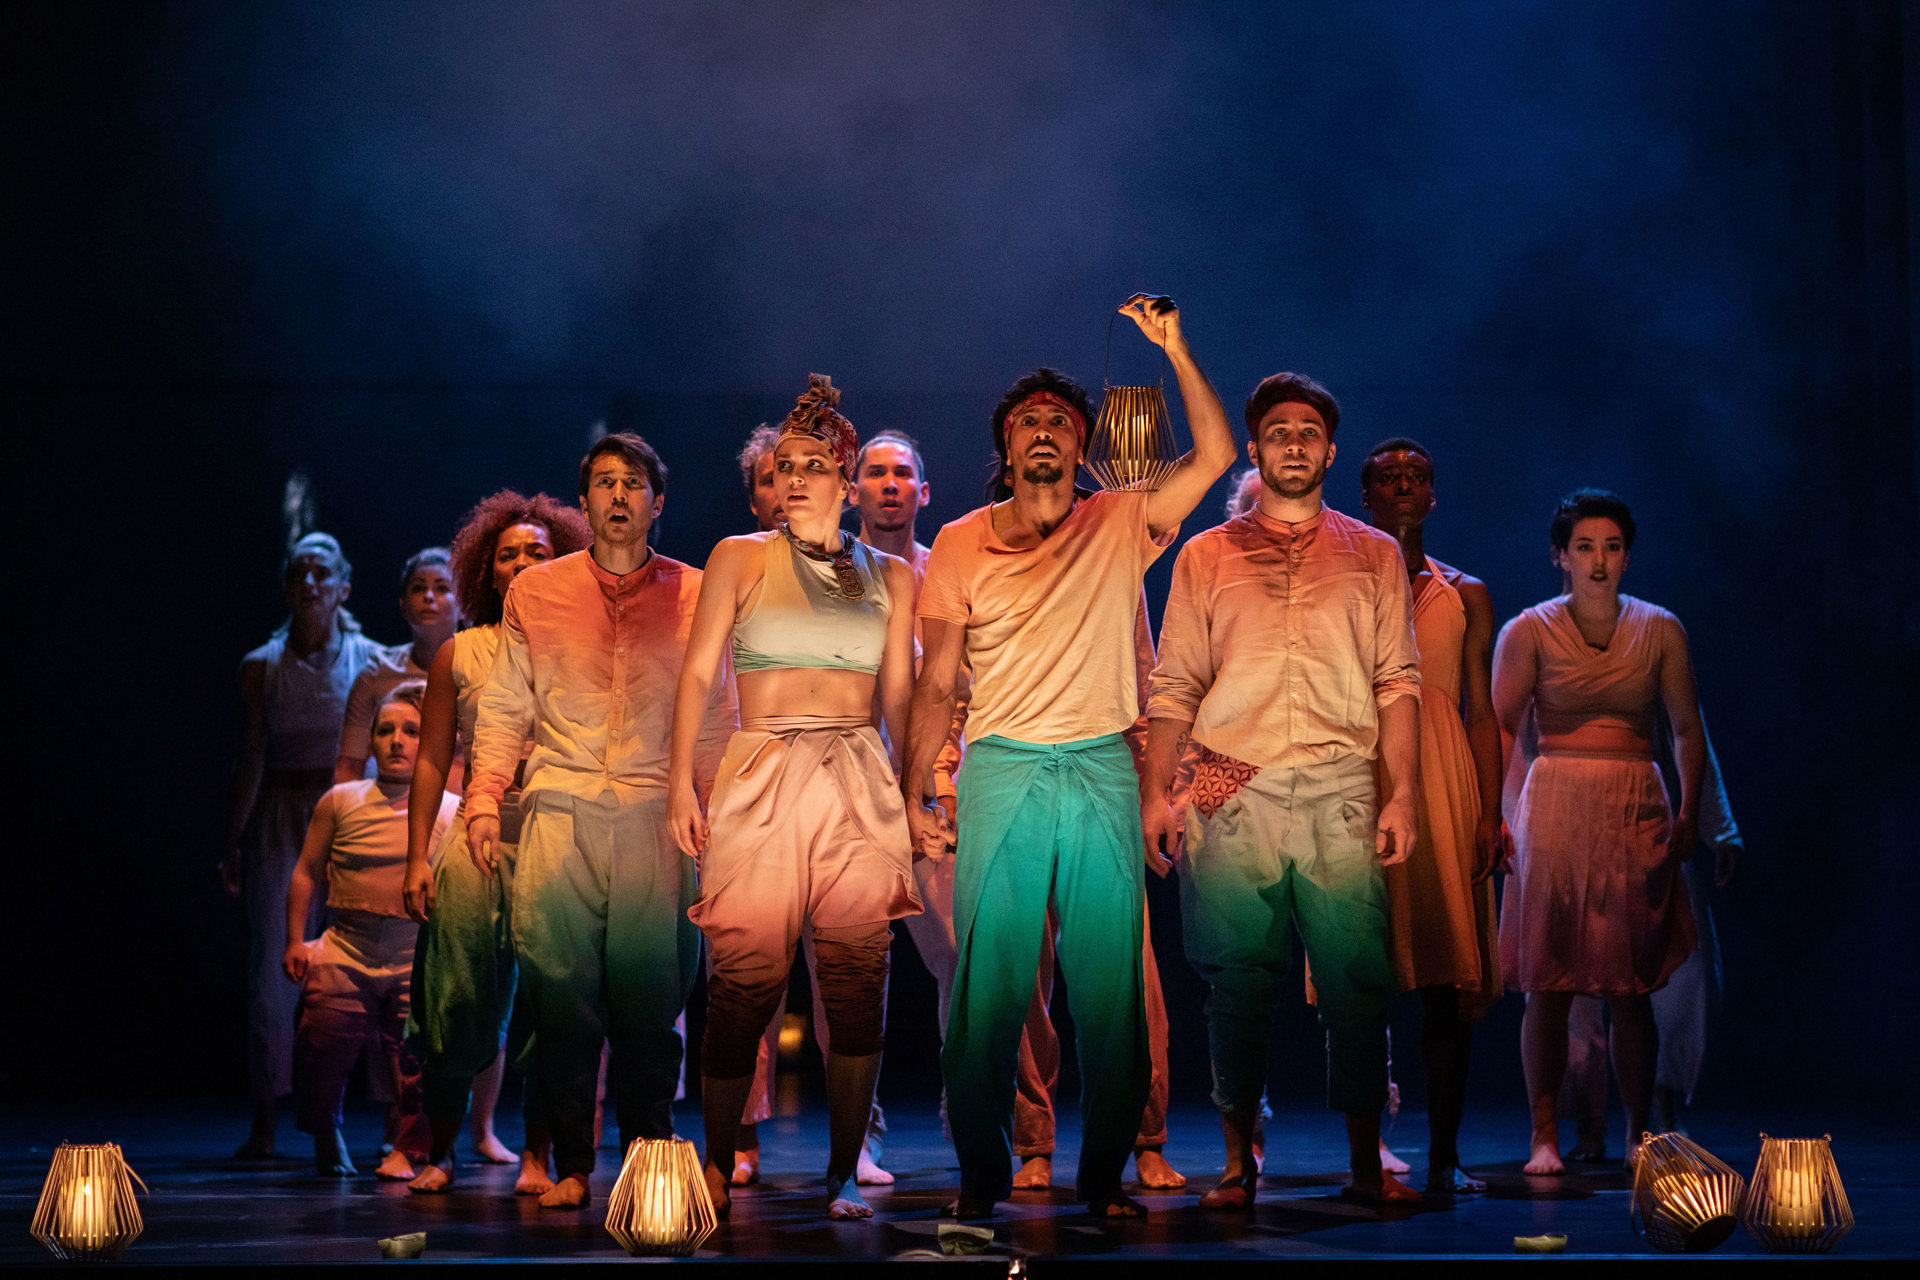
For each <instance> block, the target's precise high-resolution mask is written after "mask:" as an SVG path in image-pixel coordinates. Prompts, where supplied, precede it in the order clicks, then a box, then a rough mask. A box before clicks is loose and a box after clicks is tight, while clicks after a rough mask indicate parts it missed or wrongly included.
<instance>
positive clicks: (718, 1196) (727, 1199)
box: [700, 1161, 733, 1222]
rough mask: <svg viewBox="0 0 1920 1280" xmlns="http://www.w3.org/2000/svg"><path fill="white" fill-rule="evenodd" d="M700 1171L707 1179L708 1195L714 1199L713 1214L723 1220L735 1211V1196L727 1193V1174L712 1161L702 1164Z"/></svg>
mask: <svg viewBox="0 0 1920 1280" xmlns="http://www.w3.org/2000/svg"><path fill="white" fill-rule="evenodd" d="M700 1173H701V1175H702V1176H703V1177H705V1178H706V1180H707V1197H708V1198H709V1199H711V1200H712V1201H713V1216H714V1217H715V1218H716V1219H717V1220H719V1221H721V1222H725V1221H726V1220H727V1215H728V1214H729V1213H732V1212H733V1197H732V1196H730V1195H728V1194H727V1176H726V1175H725V1174H723V1173H721V1172H720V1170H718V1169H716V1168H715V1167H714V1165H713V1162H712V1161H708V1162H707V1163H706V1164H703V1165H701V1166H700Z"/></svg>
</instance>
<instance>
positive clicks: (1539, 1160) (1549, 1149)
mask: <svg viewBox="0 0 1920 1280" xmlns="http://www.w3.org/2000/svg"><path fill="white" fill-rule="evenodd" d="M1566 1171H1567V1166H1566V1165H1564V1164H1562V1163H1560V1144H1559V1143H1557V1142H1536V1143H1534V1144H1533V1156H1532V1158H1531V1159H1529V1160H1528V1161H1527V1164H1526V1167H1525V1168H1524V1169H1522V1170H1521V1172H1522V1173H1525V1174H1530V1175H1531V1176H1533V1177H1536V1178H1552V1177H1558V1176H1559V1175H1560V1174H1563V1173H1565V1172H1566Z"/></svg>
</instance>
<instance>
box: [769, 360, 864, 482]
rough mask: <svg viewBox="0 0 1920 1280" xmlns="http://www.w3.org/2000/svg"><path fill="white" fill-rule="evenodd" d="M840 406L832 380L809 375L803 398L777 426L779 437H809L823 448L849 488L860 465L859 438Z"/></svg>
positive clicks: (838, 393)
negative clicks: (830, 454) (836, 463)
mask: <svg viewBox="0 0 1920 1280" xmlns="http://www.w3.org/2000/svg"><path fill="white" fill-rule="evenodd" d="M839 403H840V392H839V389H838V388H836V387H835V386H834V385H833V379H832V378H829V377H828V376H827V375H826V374H824V373H810V374H808V375H807V390H806V394H804V395H802V396H801V397H800V399H799V401H798V402H797V403H796V404H795V405H794V406H793V412H792V413H790V414H788V415H787V420H786V421H785V422H783V423H781V424H780V434H781V435H782V436H789V435H800V436H811V437H813V438H814V439H815V440H818V441H819V442H820V443H821V444H824V445H826V446H827V448H828V449H830V450H832V451H833V456H834V460H835V461H837V462H838V463H839V464H840V474H841V475H842V476H844V477H845V478H846V481H847V483H848V484H852V483H853V473H854V469H855V467H856V466H857V465H858V463H859V456H860V436H859V434H858V433H857V432H855V431H854V429H853V424H852V423H851V422H848V421H847V420H846V418H845V417H843V416H842V415H841V413H840V411H839V409H838V408H836V407H835V406H837V405H838V404H839ZM775 447H776V448H777V447H778V446H777V445H776V446H775Z"/></svg>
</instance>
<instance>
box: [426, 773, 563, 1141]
mask: <svg viewBox="0 0 1920 1280" xmlns="http://www.w3.org/2000/svg"><path fill="white" fill-rule="evenodd" d="M514 799H515V800H516V801H517V796H516V797H514ZM519 818H520V813H519V806H518V804H517V803H514V804H513V805H511V806H510V807H504V806H503V808H502V810H501V829H500V834H501V840H500V843H499V845H498V846H497V847H496V849H495V853H496V855H497V856H496V863H495V866H496V873H495V874H494V875H492V876H487V875H483V874H481V871H480V869H479V868H478V867H476V866H474V865H473V858H472V856H471V855H470V854H469V853H468V851H467V821H466V818H465V816H464V815H462V816H460V817H457V818H455V819H454V820H453V822H452V824H451V825H449V826H448V828H447V833H446V836H445V838H444V839H442V840H441V842H440V848H439V851H438V852H437V853H436V854H435V856H434V863H433V914H432V915H431V916H429V917H428V919H427V922H426V923H425V924H424V925H422V926H420V944H419V946H418V947H417V948H416V949H415V950H414V954H413V1016H412V1017H411V1018H410V1019H409V1020H408V1024H407V1040H408V1043H409V1044H410V1045H412V1047H413V1050H414V1053H415V1054H416V1055H417V1056H418V1057H419V1059H420V1072H421V1077H422V1079H423V1080H424V1082H425V1087H426V1099H427V1103H426V1105H427V1115H428V1116H429V1117H431V1118H433V1119H435V1120H450V1121H458V1120H459V1119H460V1118H461V1117H462V1116H464V1115H466V1113H467V1106H468V1103H469V1101H470V1100H471V1098H472V1095H473V1078H474V1077H475V1076H477V1075H479V1074H480V1073H481V1072H483V1071H485V1070H486V1069H487V1068H488V1067H490V1066H492V1065H493V1060H494V1058H495V1056H496V1055H498V1054H499V1052H500V1047H501V1044H502V1042H503V1041H504V1042H505V1043H506V1045H507V1054H508V1056H509V1058H519V1057H520V1056H521V1055H522V1054H524V1053H525V1051H526V1048H527V1033H528V1028H527V1020H526V1018H525V1017H524V1016H522V1017H519V1018H515V1017H513V1012H514V1001H513V993H514V988H515V986H516V985H517V983H518V981H519V963H518V961H517V959H516V957H515V953H514V947H513V882H514V870H515V867H516V864H517V863H518V861H519V852H520V850H519V845H518V843H517V838H518V836H519V834H520V832H519V827H520V822H519ZM509 837H513V838H512V839H509ZM510 1024H511V1028H512V1034H511V1035H509V1033H508V1032H509V1025H510ZM538 1092H539V1091H538V1089H529V1090H528V1091H527V1093H526V1095H525V1106H524V1112H525V1114H527V1115H529V1116H532V1117H534V1118H535V1123H536V1124H538V1123H541V1121H540V1119H539V1118H538V1112H539V1107H538V1104H537V1102H535V1101H534V1099H535V1098H537V1096H538Z"/></svg>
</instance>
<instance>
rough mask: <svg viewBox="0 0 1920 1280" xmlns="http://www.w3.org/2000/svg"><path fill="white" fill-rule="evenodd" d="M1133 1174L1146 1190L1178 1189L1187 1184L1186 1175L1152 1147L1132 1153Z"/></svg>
mask: <svg viewBox="0 0 1920 1280" xmlns="http://www.w3.org/2000/svg"><path fill="white" fill-rule="evenodd" d="M1133 1176H1134V1180H1135V1181H1136V1182H1138V1183H1139V1184H1140V1185H1141V1186H1142V1187H1143V1188H1145V1189H1146V1190H1148V1191H1178V1190H1179V1189H1180V1188H1181V1187H1184V1186H1186V1185H1187V1176H1186V1175H1185V1174H1183V1173H1181V1172H1180V1171H1179V1170H1178V1169H1175V1168H1174V1167H1173V1166H1172V1165H1170V1164H1168V1163H1167V1158H1166V1157H1165V1156H1164V1155H1162V1154H1161V1153H1160V1151H1159V1149H1158V1148H1154V1147H1148V1148H1145V1149H1143V1150H1140V1151H1136V1152H1134V1153H1133Z"/></svg>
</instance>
